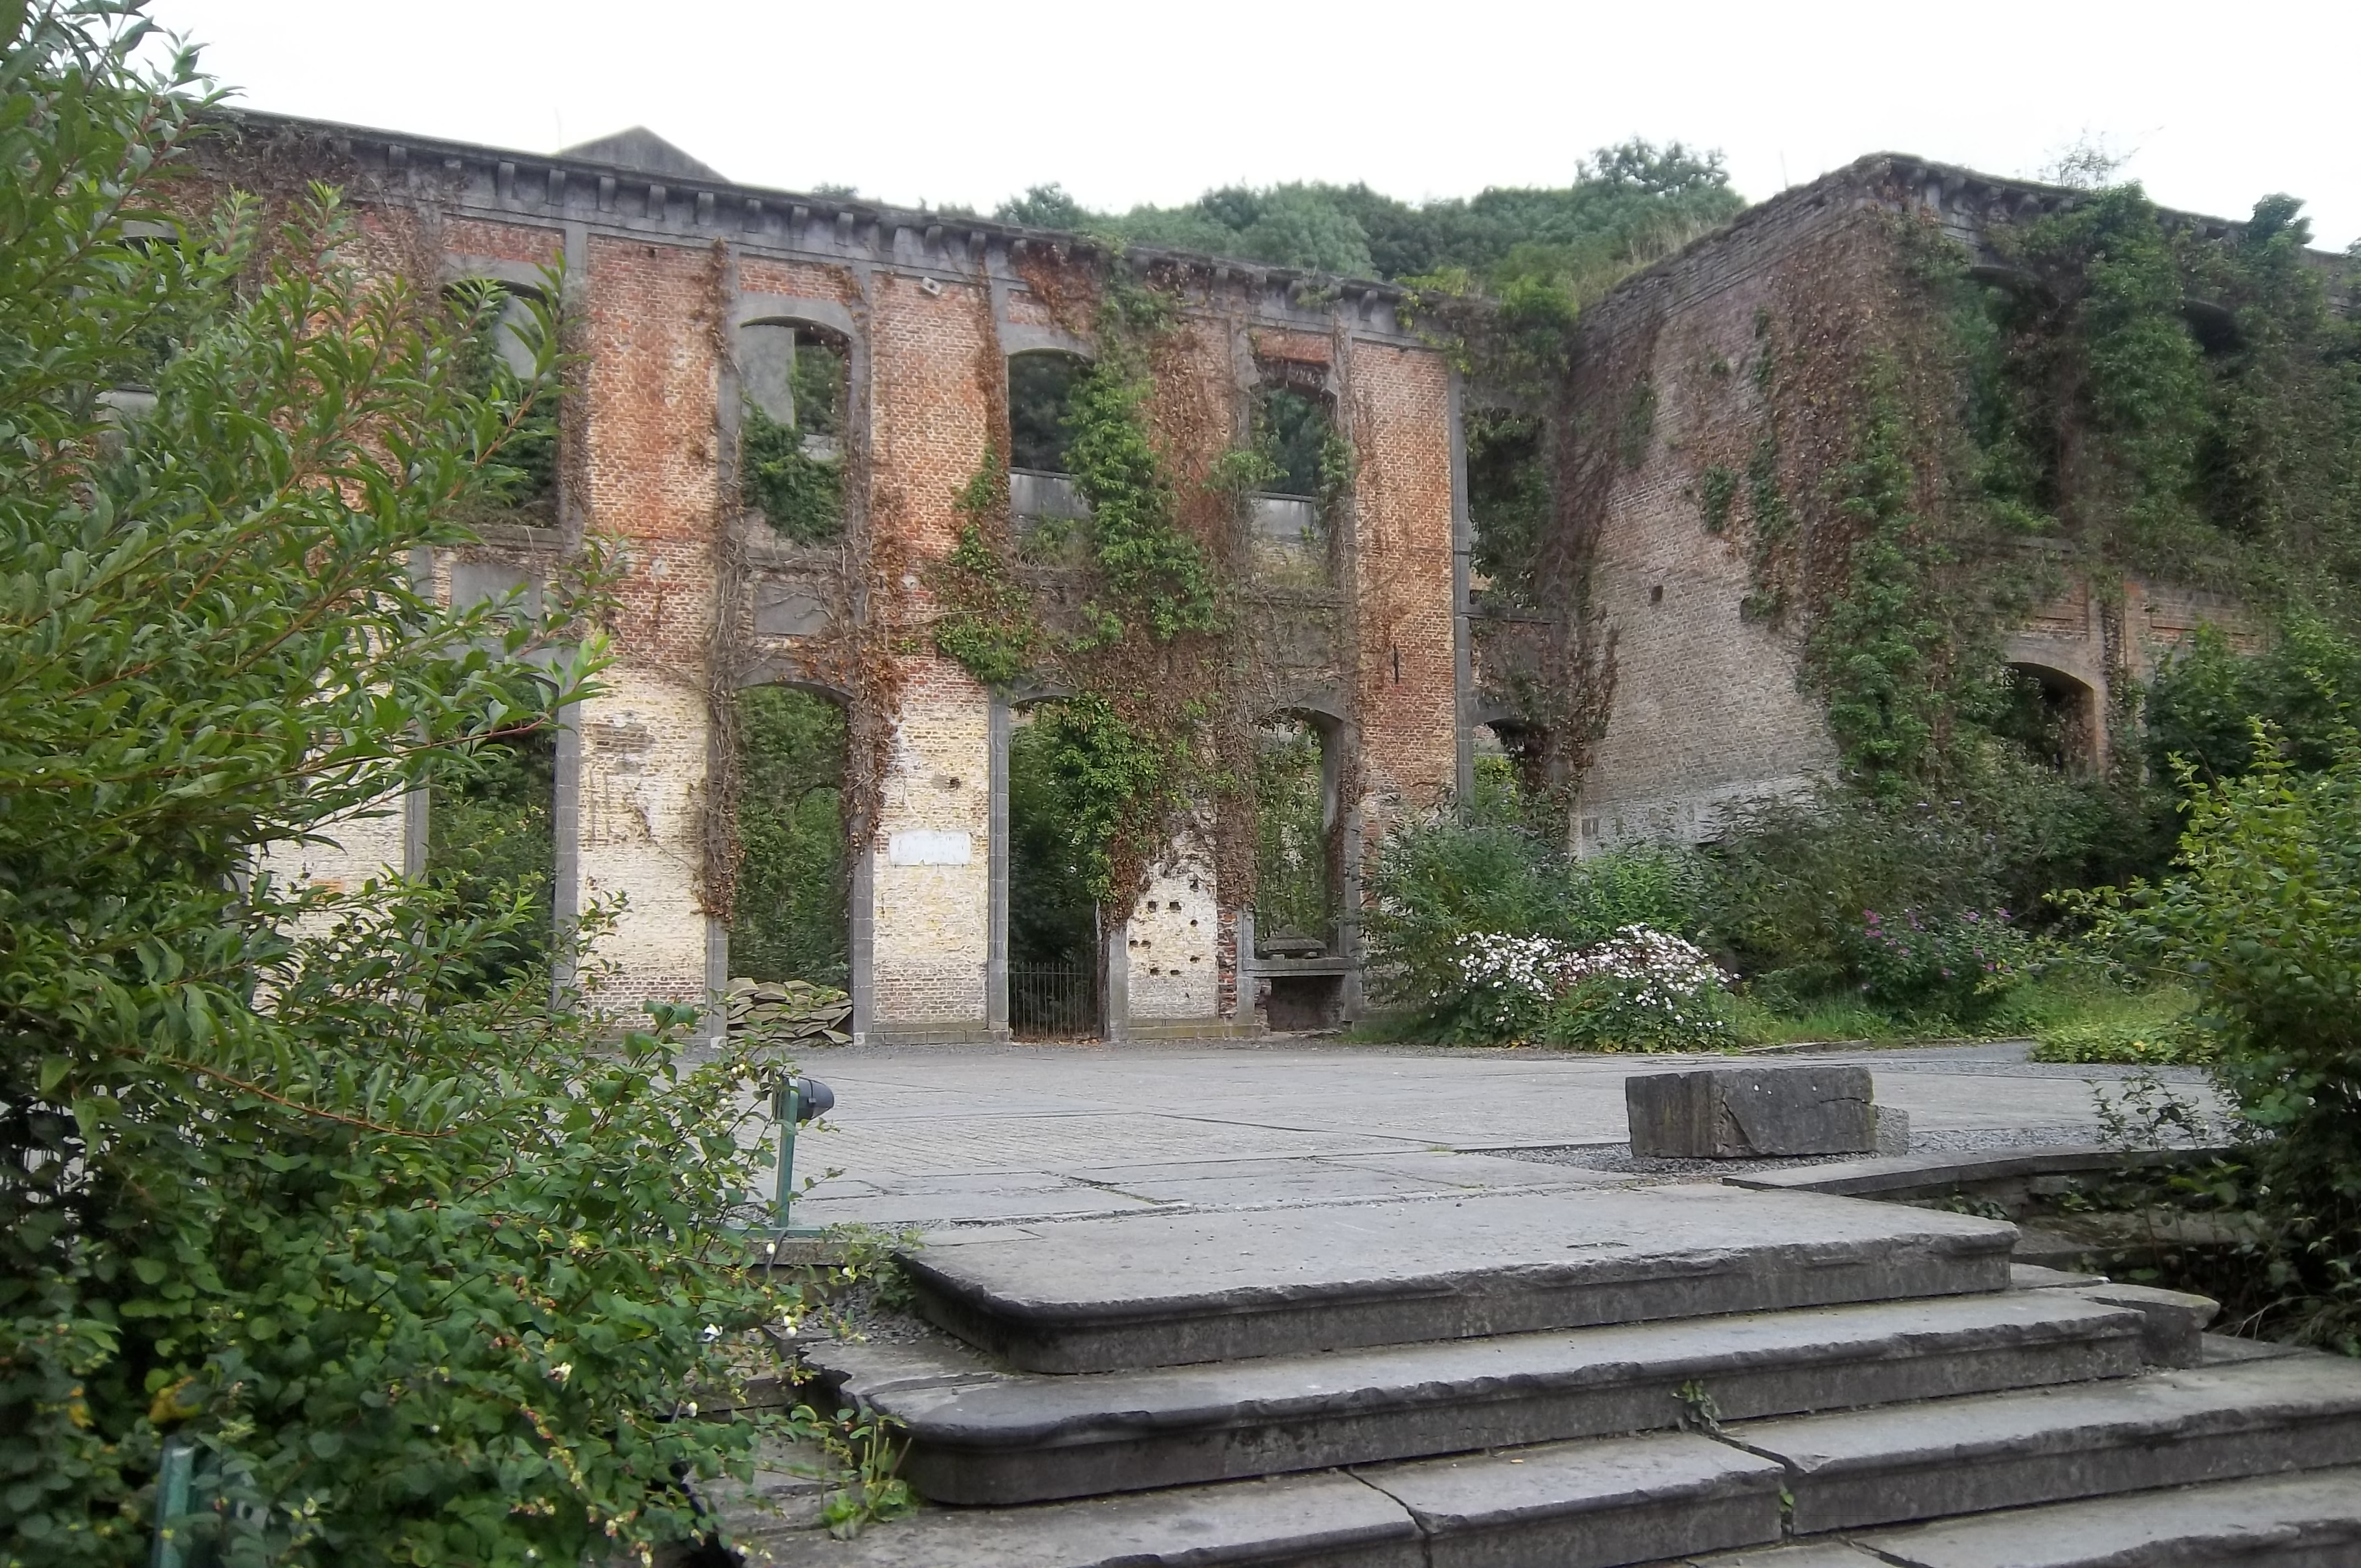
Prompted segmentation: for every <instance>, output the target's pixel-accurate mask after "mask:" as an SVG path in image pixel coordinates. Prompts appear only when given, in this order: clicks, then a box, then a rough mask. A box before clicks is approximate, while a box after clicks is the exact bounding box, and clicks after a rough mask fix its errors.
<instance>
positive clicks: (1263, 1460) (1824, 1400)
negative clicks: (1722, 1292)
mask: <svg viewBox="0 0 2361 1568" xmlns="http://www.w3.org/2000/svg"><path fill="white" fill-rule="evenodd" d="M2142 1327H2143V1320H2142V1319H2141V1318H2140V1316H2139V1315H2138V1314H2137V1313H2136V1312H2133V1311H2129V1310H2124V1309H2121V1308H2114V1307H2105V1306H2102V1305H2100V1304H2098V1303H2096V1302H2092V1301H2088V1300H2084V1299H2081V1298H2079V1297H2075V1296H2071V1295H2067V1294H2064V1293H2044V1292H2029V1291H2010V1292H2005V1293H2004V1294H2000V1295H1995V1296H1968V1297H1939V1298H1936V1299H1929V1300H1923V1301H1894V1302H1877V1303H1873V1304H1870V1305H1865V1306H1849V1307H1836V1308H1821V1309H1816V1310H1805V1311H1795V1312H1778V1313H1767V1314H1759V1315H1753V1316H1748V1317H1740V1318H1711V1319H1681V1320H1674V1321H1665V1322H1655V1323H1641V1324H1623V1325H1616V1326H1612V1327H1602V1328H1589V1329H1576V1330H1574V1331H1571V1332H1565V1331H1556V1332H1547V1333H1531V1334H1516V1335H1508V1336H1501V1337H1497V1338H1488V1339H1475V1340H1452V1341H1445V1342H1444V1343H1435V1344H1412V1345H1395V1346H1387V1347H1383V1348H1374V1349H1363V1350H1345V1351H1335V1352H1332V1353H1328V1354H1316V1355H1301V1356H1270V1357H1261V1358H1257V1359H1254V1360H1247V1361H1235V1362H1222V1363H1215V1364H1212V1365H1201V1366H1184V1367H1174V1368H1169V1369H1165V1370H1161V1371H1156V1372H1129V1373H1101V1374H1086V1375H1080V1376H1005V1375H1003V1374H999V1373H996V1372H995V1371H994V1369H993V1367H992V1365H991V1364H990V1363H988V1362H986V1361H985V1360H984V1359H983V1357H981V1356H978V1355H972V1354H968V1355H962V1354H959V1353H958V1352H957V1351H956V1350H954V1349H946V1348H945V1347H943V1346H941V1345H939V1344H920V1345H912V1346H907V1347H904V1346H881V1345H867V1344H843V1345H839V1344H831V1343H821V1344H816V1345H813V1346H812V1347H810V1349H809V1351H808V1353H807V1354H808V1359H809V1362H810V1365H812V1366H813V1368H814V1369H815V1370H817V1371H818V1372H819V1373H820V1375H821V1377H822V1380H823V1383H824V1384H825V1385H827V1386H828V1387H829V1388H830V1389H831V1391H832V1392H835V1394H836V1397H837V1398H838V1399H839V1401H840V1402H846V1403H849V1402H851V1401H852V1400H854V1399H858V1401H859V1402H861V1403H862V1404H863V1405H864V1406H874V1407H876V1408H878V1409H883V1410H884V1411H885V1412H886V1413H887V1414H889V1415H891V1416H893V1417H895V1419H896V1420H899V1421H900V1422H902V1424H903V1426H904V1427H905V1428H906V1431H907V1435H908V1441H909V1442H910V1445H911V1447H910V1454H909V1459H908V1462H907V1464H906V1465H905V1469H904V1474H905V1475H907V1476H908V1477H909V1478H910V1480H911V1483H912V1485H913V1486H916V1487H917V1489H918V1490H919V1491H920V1492H921V1493H923V1494H924V1495H925V1496H927V1497H931V1498H933V1499H935V1500H936V1501H938V1502H948V1503H969V1504H983V1503H991V1504H1007V1503H1021V1502H1038V1501H1043V1500H1047V1499H1050V1498H1056V1497H1084V1496H1091V1495H1094V1494H1098V1493H1102V1492H1114V1491H1131V1490H1138V1489H1143V1488H1147V1487H1152V1486H1178V1485H1182V1484H1186V1483H1192V1482H1203V1481H1215V1480H1224V1479H1230V1478H1235V1477H1244V1476H1249V1475H1264V1474H1269V1473H1279V1472H1289V1471H1299V1470H1314V1469H1324V1468H1327V1467H1330V1466H1334V1465H1340V1464H1367V1463H1370V1462H1373V1461H1378V1460H1389V1459H1401V1458H1411V1457H1418V1456H1424V1455H1429V1454H1439V1453H1456V1452H1460V1451H1464V1450H1470V1449H1480V1448H1499V1447H1508V1446H1513V1445H1520V1444H1530V1443H1540V1442H1554V1441H1558V1440H1562V1439H1568V1438H1578V1437H1592V1436H1604V1435H1607V1434H1610V1433H1617V1432H1628V1431H1647V1430H1650V1429H1656V1428H1669V1427H1673V1426H1676V1425H1679V1424H1681V1423H1682V1421H1683V1420H1684V1419H1685V1418H1686V1416H1687V1415H1688V1414H1689V1411H1688V1409H1687V1408H1686V1406H1685V1405H1684V1404H1683V1402H1682V1400H1681V1398H1679V1396H1678V1394H1677V1393H1676V1390H1678V1389H1680V1388H1683V1387H1687V1386H1690V1385H1692V1384H1695V1385H1699V1386H1702V1387H1703V1388H1704V1389H1705V1390H1706V1392H1707V1395H1708V1397H1709V1398H1711V1400H1712V1401H1713V1403H1714V1406H1715V1408H1716V1410H1717V1413H1718V1414H1719V1417H1720V1418H1721V1419H1724V1420H1740V1419H1744V1418H1748V1417H1755V1416H1763V1415H1771V1414H1780V1413H1787V1412H1793V1411H1798V1410H1811V1409H1829V1408H1832V1407H1836V1408H1842V1407H1850V1406H1861V1405H1876V1404H1886V1403H1892V1402H1894V1401H1897V1400H1905V1399H1926V1398H1941V1397H1946V1396H1952V1395H1958V1394H1963V1393H1971V1392H1982V1391H1986V1390H1991V1389H1998V1388H2019V1387H2030V1386H2034V1385H2037V1384H2046V1383H2053V1382H2061V1381H2067V1380H2073V1379H2081V1378H2092V1377H2119V1376H2130V1375H2132V1374H2133V1373H2136V1372H2137V1371H2138V1370H2139V1366H2140V1358H2139V1345H2140V1334H2141V1331H2142Z"/></svg>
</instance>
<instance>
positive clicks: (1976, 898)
mask: <svg viewBox="0 0 2361 1568" xmlns="http://www.w3.org/2000/svg"><path fill="white" fill-rule="evenodd" d="M1975 763H1976V765H1975V766H1974V767H1973V768H1972V769H1971V771H1970V772H1969V773H1968V775H1967V776H1965V777H1963V778H1960V779H1955V780H1954V781H1952V783H1951V784H1950V786H1949V791H1948V793H1939V794H1938V793H1932V792H1930V793H1928V794H1927V795H1924V796H1920V797H1916V798H1910V799H1905V800H1901V801H1897V802H1881V801H1878V800H1874V799H1872V798H1869V797H1868V796H1866V795H1861V794H1859V793H1857V792H1853V791H1850V790H1846V789H1843V788H1840V787H1839V788H1830V789H1828V790H1825V791H1822V792H1820V793H1818V794H1816V795H1808V796H1804V797H1800V798H1792V799H1780V800H1768V801H1763V802H1760V803H1758V804H1755V805H1753V806H1749V807H1746V808H1743V809H1741V810H1740V811H1738V812H1736V813H1734V814H1733V815H1732V817H1731V818H1730V823H1729V828H1728V831H1727V832H1726V833H1725V835H1724V837H1723V839H1722V841H1721V843H1720V844H1719V846H1718V848H1717V850H1716V851H1715V853H1714V855H1713V858H1712V861H1711V867H1712V876H1711V878H1710V880H1709V882H1708V883H1707V886H1706V891H1705V910H1704V916H1705V917H1704V924H1705V927H1706V929H1707V931H1708V933H1709V934H1710V937H1711V938H1712V940H1713V941H1714V942H1715V943H1716V944H1717V945H1718V946H1719V947H1720V948H1723V949H1724V950H1725V951H1726V952H1727V954H1728V955H1729V956H1730V958H1731V959H1735V960H1736V962H1737V965H1738V967H1739V968H1740V970H1741V971H1743V972H1744V973H1746V974H1748V975H1750V976H1754V977H1761V978H1765V979H1768V980H1769V981H1771V983H1772V988H1773V990H1777V991H1781V992H1785V993H1787V994H1790V995H1793V996H1795V997H1798V998H1804V997H1812V996H1821V995H1828V994H1831V993H1835V992H1845V991H1851V992H1859V990H1860V988H1861V986H1862V985H1863V984H1864V983H1865V982H1866V981H1867V980H1868V978H1869V977H1868V976H1867V975H1866V974H1865V973H1864V972H1863V971H1862V970H1861V959H1862V958H1863V957H1864V956H1865V948H1864V947H1863V944H1862V940H1861V937H1862V926H1861V915H1862V912H1863V911H1865V910H1872V909H1873V910H1878V911H1881V912H1888V913H1890V912H1892V911H1895V910H1908V909H1916V910H1921V911H1928V912H1933V911H1961V910H1989V909H1995V908H2000V909H2008V910H2012V911H2015V912H2017V917H2016V923H2017V924H2020V925H2030V924H2032V923H2034V922H2035V921H2037V920H2038V919H2040V918H2041V917H2042V916H2049V917H2051V918H2055V912H2054V909H2053V907H2052V906H2051V905H2050V904H2049V903H2048V898H2047V894H2048V893H2049V892H2050V891H2051V890H2052V889H2055V888H2060V887H2066V888H2073V887H2088V886H2092V885H2095V884H2098V883H2105V882H2109V881H2115V880H2122V879H2125V878H2127V877H2129V876H2131V875H2136V874H2139V873H2141V872H2146V871H2148V870H2151V869H2154V868H2157V867H2160V866H2161V864H2162V863H2163V860H2164V856H2163V855H2162V853H2161V852H2160V851H2159V850H2158V849H2156V848H2155V847H2154V846H2155V845H2157V844H2158V843H2162V842H2169V835H2159V834H2158V832H2157V830H2156V828H2155V826H2154V824H2156V823H2157V822H2158V821H2169V812H2166V811H2161V810H2159V809H2158V806H2157V805H2156V803H2155V802H2153V801H2151V800H2150V799H2149V798H2148V797H2147V795H2145V794H2144V793H2142V792H2141V791H2140V790H2138V789H2137V788H2134V787H2129V786H2126V787H2125V788H2123V789H2119V788H2118V787H2117V786H2116V785H2114V784H2109V783H2107V782H2104V781H2098V780H2081V779H2070V778H2066V777H2063V776H2061V775H2059V774H2058V773H2052V772H2049V771H2048V770H2046V769H2043V768H2041V767H2039V766H2037V764H2035V763H2032V762H2028V761H2026V759H2024V758H2023V757H2022V756H2021V755H2018V754H2016V753H2015V751H2014V749H2012V748H2008V747H2005V746H2001V745H1997V744H1995V745H1993V746H1991V747H1989V748H1987V749H1986V750H1984V751H1982V753H1981V754H1980V755H1978V756H1977V757H1976V758H1975Z"/></svg>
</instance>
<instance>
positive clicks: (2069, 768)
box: [1993, 662, 2104, 773]
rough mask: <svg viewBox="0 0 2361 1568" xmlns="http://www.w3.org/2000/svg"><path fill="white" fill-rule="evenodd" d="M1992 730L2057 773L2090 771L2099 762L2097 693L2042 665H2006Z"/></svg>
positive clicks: (2100, 742) (2100, 729) (2100, 732)
mask: <svg viewBox="0 0 2361 1568" xmlns="http://www.w3.org/2000/svg"><path fill="white" fill-rule="evenodd" d="M1993 730H1994V732H1995V733H1997V734H1999V735H2000V736H2001V737H2002V738H2003V739H2004V740H2014V741H2015V742H2016V743H2017V744H2018V745H2020V746H2022V747H2024V748H2025V750H2026V753H2027V754H2028V755H2030V756H2031V757H2033V759H2034V760H2035V761H2037V762H2043V763H2046V764H2047V765H2048V766H2049V767H2052V768H2055V769H2057V770H2058V771H2059V772H2060V773H2094V772H2096V771H2097V770H2098V769H2099V767H2100V766H2101V764H2102V763H2103V761H2104V758H2103V727H2102V722H2101V718H2100V708H2099V694H2098V692H2097V691H2096V690H2094V689H2093V688H2092V686H2091V685H2089V684H2088V683H2086V682H2084V681H2082V680H2081V679H2080V678H2079V677H2077V676H2075V675H2071V674H2068V673H2067V672H2065V671H2063V670H2060V669H2057V668H2054V667H2052V666H2050V665H2048V664H2037V663H2022V662H2015V663H2010V664H2008V665H2007V666H2006V670H2005V674H2004V675H2003V677H2002V683H2001V690H2000V703H1999V711H1998V714H1997V716H1996V718H1995V719H1994V721H1993Z"/></svg>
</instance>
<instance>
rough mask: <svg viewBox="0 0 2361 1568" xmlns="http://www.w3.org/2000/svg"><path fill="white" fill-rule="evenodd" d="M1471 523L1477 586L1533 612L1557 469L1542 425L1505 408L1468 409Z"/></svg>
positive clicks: (1470, 559) (1471, 561) (1471, 552)
mask: <svg viewBox="0 0 2361 1568" xmlns="http://www.w3.org/2000/svg"><path fill="white" fill-rule="evenodd" d="M1464 429H1465V433H1466V442H1467V517H1468V521H1469V523H1470V525H1471V527H1472V531H1473V533H1474V538H1473V539H1472V540H1471V541H1470V549H1469V553H1468V565H1469V567H1470V569H1471V571H1472V572H1473V574H1474V581H1473V583H1472V584H1471V585H1470V586H1471V587H1473V589H1474V590H1475V591H1476V592H1477V594H1479V595H1480V596H1482V597H1483V598H1486V599H1488V600H1493V601H1496V602H1499V603H1503V604H1509V605H1516V606H1530V605H1532V604H1533V603H1534V602H1535V600H1536V597H1537V595H1536V591H1535V586H1534V581H1533V572H1534V563H1535V560H1536V559H1537V557H1538V556H1539V554H1540V552H1541V543H1542V539H1543V534H1544V533H1545V532H1546V531H1547V528H1548V525H1549V517H1550V471H1549V464H1548V462H1547V461H1546V460H1545V458H1544V455H1543V426H1542V422H1541V421H1540V420H1538V419H1536V418H1533V417H1532V416H1531V415H1527V414H1519V413H1510V412H1509V411H1506V410H1501V409H1476V410H1472V411H1469V413H1468V415H1467V418H1466V423H1465V426H1464Z"/></svg>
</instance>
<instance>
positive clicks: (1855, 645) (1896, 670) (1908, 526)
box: [1805, 359, 1949, 795]
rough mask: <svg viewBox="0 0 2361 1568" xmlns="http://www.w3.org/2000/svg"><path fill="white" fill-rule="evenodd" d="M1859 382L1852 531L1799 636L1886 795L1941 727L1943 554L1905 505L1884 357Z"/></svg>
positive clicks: (1809, 671)
mask: <svg viewBox="0 0 2361 1568" xmlns="http://www.w3.org/2000/svg"><path fill="white" fill-rule="evenodd" d="M1861 391H1862V394H1863V409H1862V413H1861V433H1860V440H1859V446H1858V450H1857V452H1856V454H1855V455H1854V457H1853V459H1852V461H1851V462H1850V463H1849V464H1847V465H1846V466H1845V467H1844V468H1843V470H1842V471H1841V473H1840V474H1839V491H1838V500H1837V511H1838V514H1839V516H1840V517H1842V518H1844V519H1845V520H1846V521H1849V522H1850V523H1851V524H1853V525H1854V527H1855V528H1856V529H1857V530H1858V531H1859V534H1858V537H1857V538H1856V539H1855V541H1854V543H1853V545H1852V549H1851V551H1850V556H1849V559H1848V562H1847V573H1846V579H1845V586H1844V588H1843V591H1842V592H1841V593H1839V595H1838V596H1837V597H1836V598H1834V599H1833V600H1831V601H1830V602H1829V604H1828V606H1827V608H1826V609H1824V610H1823V611H1822V612H1821V614H1820V615H1819V617H1818V619H1817V623H1816V624H1815V625H1814V626H1813V628H1812V630H1811V634H1810V635H1809V636H1808V637H1807V638H1806V641H1805V669H1806V677H1807V678H1808V679H1809V680H1810V681H1811V683H1812V684H1813V685H1815V686H1817V688H1818V689H1819V690H1820V692H1821V694H1822V695H1823V696H1825V697H1826V698H1827V701H1828V728H1829V729H1830V730H1831V731H1833V732H1834V734H1835V736H1836V740H1837V744H1838V745H1839V747H1840V748H1841V749H1842V751H1843V752H1844V755H1845V757H1846V760H1847V761H1848V762H1850V764H1851V765H1852V766H1853V768H1854V769H1855V770H1856V772H1857V773H1858V774H1859V775H1860V777H1861V781H1862V782H1863V783H1864V784H1867V785H1868V786H1869V787H1870V789H1871V790H1872V793H1875V794H1880V795H1891V794H1894V793H1896V792H1898V791H1899V790H1900V789H1901V788H1902V787H1903V785H1904V784H1905V781H1906V780H1908V779H1909V778H1911V777H1912V776H1914V775H1915V774H1916V773H1918V772H1919V771H1920V770H1921V769H1922V767H1923V766H1924V764H1925V763H1926V762H1927V756H1928V753H1929V751H1931V750H1932V748H1933V747H1934V746H1935V745H1936V743H1937V741H1938V738H1939V736H1940V734H1941V731H1942V729H1943V718H1942V710H1943V708H1944V707H1945V705H1946V703H1947V701H1948V696H1949V694H1948V692H1947V691H1946V689H1945V678H1946V676H1947V674H1948V673H1949V660H1948V659H1947V658H1946V656H1945V654H1946V638H1945V627H1944V624H1943V621H1942V620H1941V619H1940V618H1938V616H1937V615H1935V614H1934V613H1932V611H1931V609H1930V605H1931V604H1932V602H1933V600H1934V599H1935V598H1936V582H1935V573H1936V570H1937V568H1938V567H1939V566H1940V565H1943V564H1944V563H1945V561H1946V560H1947V558H1948V557H1947V553H1946V552H1945V550H1944V549H1943V547H1942V545H1941V544H1940V543H1938V542H1937V541H1936V540H1934V539H1933V538H1932V537H1930V532H1929V530H1928V529H1927V528H1926V527H1925V526H1924V524H1923V522H1922V520H1921V519H1920V518H1919V516H1918V514H1917V512H1916V510H1914V508H1913V505H1912V496H1913V494H1914V492H1915V490H1916V484H1917V476H1916V471H1915V470H1914V469H1913V467H1912V466H1911V463H1910V460H1909V457H1908V455H1907V452H1906V449H1905V435H1904V419H1905V414H1904V411H1903V408H1902V405H1901V402H1900V400H1899V399H1898V398H1897V397H1896V396H1895V395H1894V370H1893V367H1892V365H1891V363H1890V362H1888V361H1885V360H1883V359H1880V360H1875V361H1872V366H1871V367H1870V373H1869V375H1868V377H1867V378H1866V379H1865V384H1864V385H1863V387H1862V389H1861Z"/></svg>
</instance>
